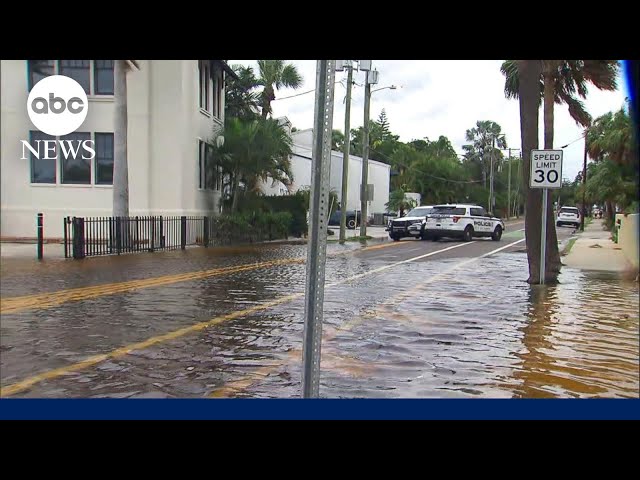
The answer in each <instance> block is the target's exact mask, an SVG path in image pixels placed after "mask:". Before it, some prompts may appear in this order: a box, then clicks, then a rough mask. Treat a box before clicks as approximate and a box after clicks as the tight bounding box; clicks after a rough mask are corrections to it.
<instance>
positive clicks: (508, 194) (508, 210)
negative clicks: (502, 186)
mask: <svg viewBox="0 0 640 480" xmlns="http://www.w3.org/2000/svg"><path fill="white" fill-rule="evenodd" d="M508 162H509V181H508V183H507V219H509V218H511V149H509V160H508Z"/></svg>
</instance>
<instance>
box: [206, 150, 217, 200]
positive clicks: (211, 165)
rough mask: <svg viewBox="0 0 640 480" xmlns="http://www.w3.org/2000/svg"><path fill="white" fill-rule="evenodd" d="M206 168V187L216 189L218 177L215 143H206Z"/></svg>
mask: <svg viewBox="0 0 640 480" xmlns="http://www.w3.org/2000/svg"><path fill="white" fill-rule="evenodd" d="M205 149H206V150H205V153H206V156H205V169H206V179H207V181H206V183H205V188H206V189H207V190H216V183H217V177H218V175H216V173H217V172H216V170H217V168H216V164H215V159H214V156H213V145H209V144H208V143H207V144H205Z"/></svg>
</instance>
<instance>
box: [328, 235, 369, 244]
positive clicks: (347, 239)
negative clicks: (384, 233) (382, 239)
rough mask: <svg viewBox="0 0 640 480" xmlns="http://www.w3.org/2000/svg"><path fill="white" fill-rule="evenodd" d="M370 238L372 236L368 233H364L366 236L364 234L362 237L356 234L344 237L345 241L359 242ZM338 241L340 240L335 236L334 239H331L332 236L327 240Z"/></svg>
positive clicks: (330, 241) (329, 241)
mask: <svg viewBox="0 0 640 480" xmlns="http://www.w3.org/2000/svg"><path fill="white" fill-rule="evenodd" d="M372 238H373V237H371V236H369V235H366V236H364V237H360V236H356V237H347V238H345V241H346V242H360V241H363V240H371V239H372ZM339 241H340V240H339V239H337V238H336V239H333V238H332V239H330V240H327V243H337V242H339Z"/></svg>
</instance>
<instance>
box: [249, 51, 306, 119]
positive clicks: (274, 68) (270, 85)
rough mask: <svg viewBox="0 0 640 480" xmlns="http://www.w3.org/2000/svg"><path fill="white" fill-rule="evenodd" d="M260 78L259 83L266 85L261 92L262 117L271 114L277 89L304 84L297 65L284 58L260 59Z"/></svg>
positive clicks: (297, 86)
mask: <svg viewBox="0 0 640 480" xmlns="http://www.w3.org/2000/svg"><path fill="white" fill-rule="evenodd" d="M258 70H259V72H260V78H259V79H258V83H259V84H260V85H262V86H263V87H264V89H263V90H262V93H261V94H260V103H261V106H262V117H263V118H267V115H269V114H271V113H272V111H271V102H272V101H274V100H275V99H276V94H275V91H276V90H279V89H281V88H283V87H285V88H293V89H297V88H300V87H301V86H302V81H303V79H302V76H301V75H300V73H299V72H298V69H297V68H296V67H295V65H292V64H287V63H286V62H285V61H284V60H258Z"/></svg>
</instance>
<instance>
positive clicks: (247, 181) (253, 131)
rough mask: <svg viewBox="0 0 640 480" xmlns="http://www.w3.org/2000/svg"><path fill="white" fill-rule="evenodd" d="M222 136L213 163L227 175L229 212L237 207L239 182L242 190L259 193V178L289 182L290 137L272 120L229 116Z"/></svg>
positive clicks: (287, 184)
mask: <svg viewBox="0 0 640 480" xmlns="http://www.w3.org/2000/svg"><path fill="white" fill-rule="evenodd" d="M224 137H225V142H224V145H223V146H221V147H217V148H216V149H215V152H216V158H217V164H218V165H219V166H221V167H222V169H223V172H224V173H225V174H226V175H228V176H229V178H230V191H231V197H232V204H231V211H232V212H235V211H236V210H237V208H238V201H239V197H240V184H241V183H242V184H243V186H244V190H245V192H253V193H260V180H263V181H267V180H269V179H271V180H272V181H273V182H274V183H276V182H281V183H283V184H284V185H285V186H289V185H290V184H291V182H292V180H293V176H292V173H291V163H290V155H291V153H292V150H291V145H292V144H291V138H290V137H289V135H288V134H287V132H286V130H285V129H284V128H283V127H282V126H281V125H279V124H278V122H277V121H276V120H273V119H264V118H260V117H258V118H257V119H255V120H250V121H248V120H241V119H239V118H230V119H229V120H228V122H226V125H225V128H224Z"/></svg>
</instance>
